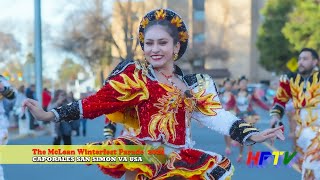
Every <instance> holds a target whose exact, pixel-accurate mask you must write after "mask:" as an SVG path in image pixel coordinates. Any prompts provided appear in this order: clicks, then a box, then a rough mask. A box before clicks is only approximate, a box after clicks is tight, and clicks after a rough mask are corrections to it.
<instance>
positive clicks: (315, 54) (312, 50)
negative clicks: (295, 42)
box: [299, 48, 319, 60]
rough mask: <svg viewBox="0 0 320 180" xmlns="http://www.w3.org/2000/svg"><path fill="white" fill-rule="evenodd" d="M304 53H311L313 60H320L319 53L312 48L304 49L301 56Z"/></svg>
mask: <svg viewBox="0 0 320 180" xmlns="http://www.w3.org/2000/svg"><path fill="white" fill-rule="evenodd" d="M304 51H308V52H310V53H311V55H312V58H313V59H317V60H319V55H318V53H317V51H316V50H314V49H312V48H303V49H302V50H301V51H300V53H299V54H301V53H302V52H304Z"/></svg>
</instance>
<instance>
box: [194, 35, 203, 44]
mask: <svg viewBox="0 0 320 180" xmlns="http://www.w3.org/2000/svg"><path fill="white" fill-rule="evenodd" d="M204 40H205V35H204V33H199V34H194V36H193V41H194V42H195V43H201V42H204Z"/></svg>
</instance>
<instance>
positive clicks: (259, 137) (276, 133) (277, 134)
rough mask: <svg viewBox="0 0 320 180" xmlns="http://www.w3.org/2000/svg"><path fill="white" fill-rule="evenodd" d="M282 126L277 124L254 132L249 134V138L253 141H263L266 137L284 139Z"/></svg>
mask: <svg viewBox="0 0 320 180" xmlns="http://www.w3.org/2000/svg"><path fill="white" fill-rule="evenodd" d="M281 128H282V126H278V127H276V128H269V129H266V130H264V131H262V132H260V133H258V134H254V135H252V136H250V139H251V140H252V141H255V142H263V141H266V140H268V139H270V140H272V139H274V138H279V139H280V140H282V141H283V140H285V137H284V135H283V131H282V130H281Z"/></svg>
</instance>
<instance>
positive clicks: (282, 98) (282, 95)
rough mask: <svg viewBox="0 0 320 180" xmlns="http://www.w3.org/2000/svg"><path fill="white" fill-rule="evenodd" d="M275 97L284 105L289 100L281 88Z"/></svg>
mask: <svg viewBox="0 0 320 180" xmlns="http://www.w3.org/2000/svg"><path fill="white" fill-rule="evenodd" d="M276 96H277V99H279V100H280V101H281V102H284V103H286V102H288V101H289V98H290V97H289V95H288V93H287V92H286V90H285V89H284V88H283V87H281V86H280V87H279V88H278V91H277V95H276Z"/></svg>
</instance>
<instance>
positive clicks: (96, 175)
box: [3, 111, 301, 180]
mask: <svg viewBox="0 0 320 180" xmlns="http://www.w3.org/2000/svg"><path fill="white" fill-rule="evenodd" d="M258 112H259V113H260V114H262V118H261V120H260V122H259V123H258V125H257V126H258V128H259V129H265V128H267V127H268V126H269V117H268V113H267V112H261V111H258ZM284 123H285V127H286V129H285V134H286V140H285V141H284V142H280V141H276V142H275V145H274V147H271V146H266V145H265V144H256V145H254V146H253V151H254V152H256V151H261V152H262V151H269V152H271V153H272V152H273V151H290V152H292V143H291V141H292V139H290V138H289V137H288V136H287V134H288V130H289V127H288V123H287V119H286V118H285V119H284ZM103 127H104V119H103V118H101V117H100V118H97V119H95V120H93V121H90V122H88V123H87V136H86V137H83V136H79V137H75V136H74V137H73V139H72V142H73V144H80V145H81V144H85V143H87V142H92V141H101V140H103V139H104V137H103ZM119 131H120V130H119V129H118V131H117V134H118V133H119ZM192 135H193V139H194V140H195V141H196V145H195V148H199V149H204V150H208V151H214V152H217V153H220V154H224V149H225V143H224V138H223V136H222V135H220V134H218V133H216V132H213V131H211V130H209V129H208V128H206V127H202V126H201V125H199V124H197V122H194V123H193V131H192ZM52 141H53V138H52V137H51V136H48V135H47V136H40V137H29V138H23V139H16V140H11V141H10V142H9V144H11V145H13V144H19V145H23V144H26V145H32V144H34V145H50V144H51V143H52ZM270 148H272V149H270ZM246 150H247V148H245V151H246ZM238 152H239V148H238V147H233V148H232V154H231V155H230V156H229V158H230V159H231V161H232V162H233V164H234V166H235V172H234V176H233V177H232V179H233V180H234V179H235V180H244V179H246V180H250V179H259V180H269V179H270V178H272V179H273V180H283V179H290V180H298V179H301V177H300V176H301V174H300V173H299V172H298V170H297V168H294V167H288V166H284V165H279V166H278V167H276V166H273V164H272V162H273V160H272V162H271V163H270V164H268V165H266V166H264V167H258V166H251V167H250V166H247V165H246V160H247V153H245V154H244V157H243V160H242V162H241V163H237V162H236V158H237V155H238ZM17 156H18V154H17ZM270 158H272V157H270ZM279 164H282V160H279ZM3 168H4V174H5V179H6V180H18V179H33V180H43V179H45V180H57V179H76V180H88V179H92V180H93V179H94V180H106V179H112V178H111V177H109V176H105V175H104V174H102V173H101V172H100V170H99V169H98V168H97V166H96V165H92V166H86V165H78V164H74V165H4V166H3ZM122 179H124V177H123V178H122Z"/></svg>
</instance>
